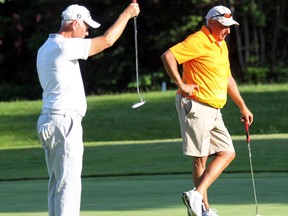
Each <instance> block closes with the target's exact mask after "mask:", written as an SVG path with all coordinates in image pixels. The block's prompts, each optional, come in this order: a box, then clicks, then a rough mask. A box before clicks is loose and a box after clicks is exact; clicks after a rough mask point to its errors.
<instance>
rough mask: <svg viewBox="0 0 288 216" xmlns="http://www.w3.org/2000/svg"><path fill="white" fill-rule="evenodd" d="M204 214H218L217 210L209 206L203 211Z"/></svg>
mask: <svg viewBox="0 0 288 216" xmlns="http://www.w3.org/2000/svg"><path fill="white" fill-rule="evenodd" d="M202 216H218V214H217V210H216V209H211V208H209V209H207V210H206V211H204V212H203V213H202Z"/></svg>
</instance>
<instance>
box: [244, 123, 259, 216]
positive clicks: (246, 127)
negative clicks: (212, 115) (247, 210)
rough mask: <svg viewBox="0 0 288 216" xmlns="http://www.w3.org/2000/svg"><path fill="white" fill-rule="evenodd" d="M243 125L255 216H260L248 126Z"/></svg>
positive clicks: (246, 124)
mask: <svg viewBox="0 0 288 216" xmlns="http://www.w3.org/2000/svg"><path fill="white" fill-rule="evenodd" d="M244 123H245V131H246V142H247V145H248V153H249V162H250V170H251V177H252V184H253V192H254V199H255V205H256V213H255V216H261V215H259V214H258V202H257V194H256V186H255V180H254V172H253V164H252V154H251V146H250V133H249V124H248V122H247V121H245V122H244Z"/></svg>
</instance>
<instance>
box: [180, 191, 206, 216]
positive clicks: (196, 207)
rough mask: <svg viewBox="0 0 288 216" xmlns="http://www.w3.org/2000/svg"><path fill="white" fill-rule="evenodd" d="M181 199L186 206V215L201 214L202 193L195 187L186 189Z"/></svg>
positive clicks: (198, 215) (197, 215) (200, 215)
mask: <svg viewBox="0 0 288 216" xmlns="http://www.w3.org/2000/svg"><path fill="white" fill-rule="evenodd" d="M182 200H183V203H184V204H185V206H186V207H187V212H188V216H202V200H203V196H202V194H200V193H199V192H198V191H196V190H195V189H194V190H191V191H187V192H184V193H183V194H182Z"/></svg>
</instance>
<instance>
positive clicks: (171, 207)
mask: <svg viewBox="0 0 288 216" xmlns="http://www.w3.org/2000/svg"><path fill="white" fill-rule="evenodd" d="M255 177H256V187H257V192H258V202H259V206H258V207H259V211H258V213H259V214H261V215H264V216H287V210H288V209H287V208H288V207H287V202H288V197H287V194H286V192H285V190H284V189H285V188H287V179H288V175H287V173H282V174H281V173H280V174H279V173H278V174H275V173H265V174H256V175H255ZM46 186H47V181H46V180H34V181H19V182H1V183H0V190H1V192H2V193H1V194H0V199H1V202H0V216H28V215H29V216H44V215H47V204H46ZM191 187H192V183H191V176H190V175H158V176H133V177H99V178H85V179H83V192H82V208H81V216H116V215H117V216H127V215H128V216H147V215H149V216H150V215H152V216H160V215H167V216H177V215H179V216H182V215H183V216H184V215H185V216H186V207H185V206H184V205H183V203H182V200H181V193H182V192H183V191H186V190H187V189H190V188H191ZM209 193H210V194H209V195H210V202H211V204H212V207H213V208H217V210H218V212H219V215H221V216H231V215H241V216H249V215H251V216H252V215H255V204H254V198H253V192H252V183H251V178H250V175H249V174H223V175H222V176H221V177H220V178H219V179H218V180H217V181H216V182H215V184H213V186H212V187H211V188H210V192H209Z"/></svg>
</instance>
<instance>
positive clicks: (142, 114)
mask: <svg viewBox="0 0 288 216" xmlns="http://www.w3.org/2000/svg"><path fill="white" fill-rule="evenodd" d="M240 90H241V92H242V96H243V97H244V98H245V100H246V103H247V104H248V106H249V107H250V108H251V110H252V111H253V113H254V117H255V122H254V124H253V126H252V127H251V128H250V133H251V148H252V157H253V165H254V171H255V177H256V187H257V192H258V199H259V200H258V201H259V213H260V214H261V215H264V216H265V215H271V216H272V215H273V216H284V215H285V216H287V212H288V209H287V208H288V207H287V206H288V205H287V201H288V200H287V192H288V187H287V181H288V176H287V173H288V168H287V167H288V159H287V150H288V143H287V139H288V133H287V114H286V112H287V111H286V110H287V107H288V85H263V86H262V85H259V86H241V87H240ZM174 96H175V91H168V92H151V93H143V97H144V98H145V100H146V102H147V103H146V104H145V105H144V106H142V107H140V108H138V109H131V105H132V104H134V103H135V102H138V100H139V99H138V96H137V94H120V95H106V96H91V97H88V112H87V115H86V117H85V118H84V120H83V128H84V142H85V153H84V166H83V198H82V212H81V215H82V216H90V215H95V216H100V215H101V216H102V215H103V216H105V215H107V216H114V215H117V216H119V215H120V216H124V215H125V216H127V215H128V216H129V215H131V216H132V215H133V216H144V215H145V216H146V215H149V216H150V215H151V216H154V215H155V216H160V215H163V214H164V215H167V216H170V215H171V216H172V215H173V216H175V215H186V209H185V207H184V206H183V204H182V201H181V196H180V195H181V192H182V191H184V190H188V189H191V188H192V187H193V184H192V182H191V174H190V172H191V159H190V158H187V157H184V156H183V155H182V149H181V140H180V131H179V124H178V119H177V113H176V110H175V107H174ZM40 110H41V102H40V101H17V102H8V103H7V102H2V103H0V164H1V166H0V200H1V202H0V216H4V215H5V216H6V215H9V216H10V215H11V216H20V215H21V216H24V215H25V216H26V215H29V216H31V215H37V216H42V215H47V204H46V188H47V171H46V168H45V159H44V153H43V151H42V149H41V148H40V145H39V142H38V139H37V134H36V122H37V118H38V115H39V112H40ZM222 113H223V117H224V120H225V122H226V126H227V127H228V128H229V131H230V133H231V135H232V137H233V140H234V144H235V148H236V152H237V157H236V159H235V160H234V161H233V163H232V164H231V165H230V166H229V168H228V169H227V170H226V171H225V174H223V175H222V176H221V178H220V179H219V180H217V182H216V183H215V184H214V185H213V186H212V188H211V192H210V201H211V203H212V204H213V206H212V207H214V208H217V209H218V211H219V214H220V215H221V216H223V215H224V216H225V215H227V216H228V215H229V216H231V215H243V216H246V215H255V214H254V213H255V204H254V198H253V191H252V183H251V176H250V166H249V157H248V150H247V144H246V141H245V136H244V127H243V124H242V123H240V121H239V119H240V113H239V110H238V108H237V107H236V106H235V105H234V104H233V103H232V101H231V100H230V99H229V100H228V103H227V105H226V106H225V108H224V109H223V110H222ZM239 212H240V213H239Z"/></svg>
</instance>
